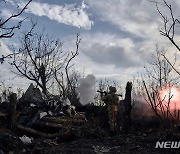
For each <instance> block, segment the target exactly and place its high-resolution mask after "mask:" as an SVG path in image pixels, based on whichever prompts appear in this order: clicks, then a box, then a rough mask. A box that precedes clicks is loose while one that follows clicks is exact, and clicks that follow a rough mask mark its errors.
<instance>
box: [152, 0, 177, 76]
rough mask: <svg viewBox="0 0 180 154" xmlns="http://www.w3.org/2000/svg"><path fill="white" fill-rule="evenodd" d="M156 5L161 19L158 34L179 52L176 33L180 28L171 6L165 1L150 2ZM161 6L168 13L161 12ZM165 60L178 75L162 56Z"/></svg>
mask: <svg viewBox="0 0 180 154" xmlns="http://www.w3.org/2000/svg"><path fill="white" fill-rule="evenodd" d="M152 2H154V3H155V4H156V8H157V11H158V13H159V15H160V17H161V19H162V23H163V25H162V28H161V29H160V30H159V32H160V34H161V35H162V36H164V37H166V38H167V39H168V40H169V41H170V42H171V43H172V44H173V45H174V46H175V48H176V49H177V50H178V51H180V47H179V44H178V39H177V38H176V36H177V32H178V30H179V26H180V20H179V19H178V18H177V17H176V15H175V13H174V11H173V8H172V5H171V4H169V3H168V2H167V1H166V0H161V2H159V1H152ZM161 6H162V7H163V8H165V9H167V10H168V11H167V12H168V13H165V12H163V11H162V9H161ZM163 56H164V58H165V60H166V61H167V62H168V63H169V64H170V66H171V67H172V68H173V69H174V70H175V72H176V73H177V74H178V75H180V72H179V71H178V69H177V68H176V67H174V65H173V64H172V63H171V62H170V60H169V59H168V58H167V57H166V55H165V54H163Z"/></svg>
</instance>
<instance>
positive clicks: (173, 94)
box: [159, 86, 180, 110]
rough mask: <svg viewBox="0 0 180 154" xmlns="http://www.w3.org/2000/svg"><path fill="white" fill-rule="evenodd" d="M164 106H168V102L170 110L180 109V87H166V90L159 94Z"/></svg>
mask: <svg viewBox="0 0 180 154" xmlns="http://www.w3.org/2000/svg"><path fill="white" fill-rule="evenodd" d="M159 94H160V98H161V100H163V104H164V105H167V104H168V102H170V103H169V105H170V109H171V110H172V109H180V88H179V87H175V86H172V87H169V86H166V87H165V88H164V89H162V90H160V92H159Z"/></svg>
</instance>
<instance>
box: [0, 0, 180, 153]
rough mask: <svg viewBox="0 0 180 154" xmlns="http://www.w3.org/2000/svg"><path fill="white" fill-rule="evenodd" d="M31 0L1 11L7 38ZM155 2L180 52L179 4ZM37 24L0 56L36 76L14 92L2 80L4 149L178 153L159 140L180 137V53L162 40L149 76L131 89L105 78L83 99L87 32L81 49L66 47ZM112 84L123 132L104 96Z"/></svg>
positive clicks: (165, 32) (0, 145) (0, 140)
mask: <svg viewBox="0 0 180 154" xmlns="http://www.w3.org/2000/svg"><path fill="white" fill-rule="evenodd" d="M31 1H32V0H30V1H28V2H27V3H26V5H25V6H24V7H23V8H22V9H21V10H19V8H17V13H15V14H12V15H11V16H10V17H8V18H7V19H3V18H0V39H7V38H8V39H10V38H11V37H13V35H14V32H15V30H16V29H20V28H21V24H23V21H24V20H21V21H19V22H18V23H17V24H16V25H13V26H12V25H11V26H9V24H8V23H9V22H10V21H11V20H12V19H13V18H17V17H19V16H20V15H21V14H22V13H23V12H24V10H25V9H26V8H27V6H28V5H29V3H31ZM0 3H6V1H0ZM153 3H155V5H156V8H157V12H158V13H159V15H160V17H161V19H162V23H163V26H162V27H161V29H160V34H161V35H162V36H164V37H166V38H167V39H168V40H169V41H170V42H171V43H172V44H173V45H174V47H175V48H176V49H177V50H178V52H180V48H179V45H178V43H177V39H176V29H177V28H179V27H178V26H179V24H180V22H179V19H177V18H176V17H175V15H174V13H173V8H172V6H171V5H170V4H168V3H167V2H166V1H165V0H162V1H161V2H159V1H158V2H157V1H153ZM162 7H163V8H165V9H167V10H168V11H169V13H168V14H167V15H166V14H164V13H163V12H162V11H161V8H162ZM31 23H32V27H31V29H30V30H28V31H26V32H24V33H23V34H22V36H21V37H20V43H19V45H18V46H16V47H13V46H11V51H12V53H11V54H9V55H2V57H1V58H0V62H1V64H2V65H3V63H4V61H7V62H8V63H9V65H10V66H12V72H13V73H15V74H16V75H18V76H21V77H23V78H26V79H27V80H30V81H32V82H33V84H31V85H30V86H29V87H28V89H27V90H26V91H24V92H23V90H22V89H17V91H16V92H15V93H14V92H13V90H12V87H6V85H5V84H4V82H3V81H2V82H1V84H0V153H2V154H4V153H172V152H173V153H179V149H168V150H167V149H156V148H155V145H156V142H157V141H180V125H179V124H180V123H179V122H180V110H179V108H178V106H176V105H175V106H173V109H172V103H173V101H174V100H173V96H174V95H175V93H173V88H174V87H175V89H176V88H177V87H178V84H179V75H180V73H179V71H178V68H177V65H176V57H173V60H172V59H169V57H168V56H167V54H166V51H165V50H164V49H159V47H158V45H157V46H156V49H155V50H156V52H155V54H154V55H152V61H151V62H150V65H148V67H145V69H146V75H147V76H146V77H142V76H141V78H138V79H136V80H134V81H133V82H127V84H126V87H125V88H122V87H121V86H120V84H119V83H118V82H117V81H113V80H110V79H101V80H99V81H97V85H96V89H97V92H99V93H96V95H95V97H94V100H93V101H91V102H90V103H88V104H87V105H83V104H82V102H81V100H80V96H79V94H78V92H77V88H78V86H79V81H80V80H81V79H82V78H83V79H84V75H83V74H81V73H79V72H78V71H77V70H76V69H75V66H74V64H73V61H74V59H76V58H77V56H78V55H79V48H80V45H81V36H80V34H79V33H78V34H77V35H76V36H75V39H74V42H75V43H74V45H75V46H74V49H73V50H71V51H66V50H64V49H63V43H62V42H61V41H60V40H59V39H56V38H54V37H51V36H49V35H48V34H46V31H45V30H43V31H42V32H37V31H36V25H37V23H34V22H31ZM174 74H176V75H174ZM86 86H87V87H85V88H88V84H87V85H86ZM110 86H114V87H116V88H117V89H118V94H119V95H118V97H119V98H120V101H119V105H118V114H117V132H116V134H112V132H110V130H109V123H108V112H107V104H106V103H105V102H103V101H102V99H101V98H102V97H103V96H104V95H106V94H108V93H109V87H110ZM164 92H165V94H164ZM162 93H163V94H162ZM135 97H136V98H135ZM137 97H138V99H137ZM164 102H165V103H164Z"/></svg>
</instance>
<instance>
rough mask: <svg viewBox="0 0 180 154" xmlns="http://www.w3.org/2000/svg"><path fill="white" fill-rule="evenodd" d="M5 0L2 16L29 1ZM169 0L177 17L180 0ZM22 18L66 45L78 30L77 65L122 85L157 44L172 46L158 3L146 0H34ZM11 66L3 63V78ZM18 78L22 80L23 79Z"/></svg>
mask: <svg viewBox="0 0 180 154" xmlns="http://www.w3.org/2000/svg"><path fill="white" fill-rule="evenodd" d="M6 1H7V3H6V4H3V3H2V2H1V3H0V5H1V16H3V17H8V16H9V15H10V14H11V12H12V8H13V7H14V6H17V5H18V6H19V7H20V8H21V7H22V6H24V5H25V3H26V1H25V0H6ZM168 2H170V3H171V4H172V5H173V9H174V12H175V14H177V16H178V15H179V14H180V13H179V14H178V11H179V10H178V8H180V1H179V0H168ZM163 11H165V12H166V13H167V10H164V9H163ZM24 17H28V18H29V19H30V18H32V19H34V20H37V21H38V27H37V30H42V29H43V28H45V31H46V33H48V34H50V35H53V36H54V37H56V38H60V40H62V41H63V42H64V50H69V49H73V48H75V39H76V33H79V32H80V34H81V37H82V41H81V44H80V51H79V52H80V54H79V56H78V57H77V58H76V59H75V61H74V63H75V66H76V69H78V70H79V71H84V70H85V72H86V73H87V74H88V73H93V74H94V75H95V76H96V77H97V78H100V77H102V78H103V77H109V78H115V79H117V80H119V81H120V82H122V84H125V82H126V81H128V80H132V78H133V77H134V76H135V75H136V73H137V72H138V71H141V70H142V69H143V67H144V66H145V65H146V63H147V61H148V60H149V57H150V55H151V53H153V52H154V51H155V45H156V43H158V44H159V45H160V46H165V47H166V48H170V46H171V44H170V43H169V41H168V40H167V39H165V38H164V37H163V36H161V35H160V34H159V29H160V28H161V26H162V22H161V19H160V16H159V14H158V12H157V10H156V7H155V4H154V3H152V2H149V1H148V0H84V1H82V0H49V1H48V0H34V1H33V2H31V3H30V5H29V6H28V9H26V11H25V12H24V13H23V14H22V15H21V17H19V19H16V20H20V19H22V18H24ZM29 19H27V20H26V21H25V22H24V23H23V26H22V28H21V29H20V30H18V31H17V32H16V34H15V36H14V37H13V38H12V39H8V40H3V42H2V41H1V48H0V50H1V51H0V55H1V53H3V54H6V53H7V52H10V51H8V49H7V46H6V44H10V43H17V39H18V37H19V36H20V35H21V33H22V32H23V31H24V30H25V29H28V28H30V27H29V25H30V21H29ZM13 22H16V21H15V20H14V21H13ZM7 67H8V64H7V63H5V64H4V65H0V68H1V75H0V76H1V80H2V79H3V78H4V74H6V77H5V79H6V80H8V81H9V82H12V76H11V75H10V74H8V75H7V72H8V70H7ZM16 80H17V79H16ZM14 81H15V80H14ZM17 81H18V82H19V85H21V84H22V80H17Z"/></svg>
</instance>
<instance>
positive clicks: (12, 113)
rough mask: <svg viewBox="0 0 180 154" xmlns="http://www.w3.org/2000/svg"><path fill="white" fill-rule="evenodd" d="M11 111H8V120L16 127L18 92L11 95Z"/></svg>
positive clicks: (11, 125)
mask: <svg viewBox="0 0 180 154" xmlns="http://www.w3.org/2000/svg"><path fill="white" fill-rule="evenodd" d="M9 101H10V103H9V109H8V110H9V112H8V121H9V125H10V127H11V128H13V127H14V123H15V120H16V118H15V117H16V116H15V115H16V105H17V94H16V93H12V94H11V95H10V96H9Z"/></svg>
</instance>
